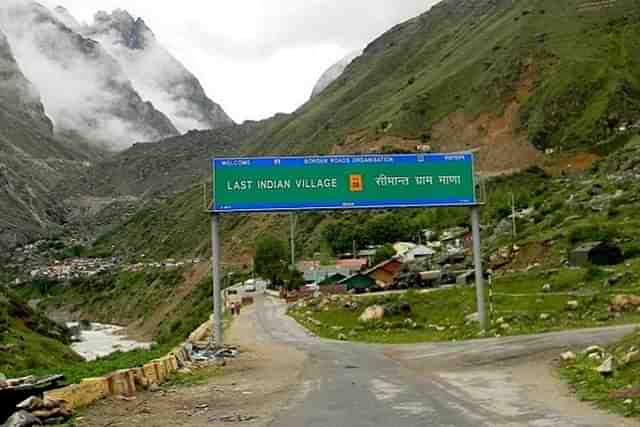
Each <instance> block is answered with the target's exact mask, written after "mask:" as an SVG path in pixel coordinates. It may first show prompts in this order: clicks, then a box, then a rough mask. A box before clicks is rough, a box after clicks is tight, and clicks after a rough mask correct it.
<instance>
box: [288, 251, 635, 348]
mask: <svg viewBox="0 0 640 427" xmlns="http://www.w3.org/2000/svg"><path fill="white" fill-rule="evenodd" d="M638 267H640V263H638V262H636V263H635V264H634V265H633V266H632V267H631V268H629V269H628V270H631V271H637V269H638ZM621 269H625V270H627V268H626V267H622V268H621ZM609 274H612V272H606V271H604V270H600V269H594V268H591V269H564V270H559V271H555V270H552V271H548V272H544V271H538V272H531V273H526V274H512V275H507V276H504V277H501V278H499V279H498V280H496V282H495V286H494V291H495V292H496V295H494V297H493V300H492V305H493V307H494V312H493V313H492V320H493V323H492V327H491V329H490V330H489V331H488V333H487V334H486V335H484V336H509V335H524V334H534V333H544V332H551V331H558V330H567V329H578V328H587V327H599V326H608V325H617V324H628V323H636V322H640V313H626V314H624V315H622V316H620V317H617V316H615V315H613V314H611V313H609V303H610V301H611V298H612V297H613V296H614V295H615V294H619V293H624V294H636V295H640V286H639V285H638V284H637V283H627V284H625V283H621V284H618V285H617V286H618V288H619V289H622V288H623V290H616V289H615V288H614V289H605V288H603V282H604V280H605V279H606V277H608V275H609ZM633 281H634V282H635V280H633ZM545 284H550V285H551V292H549V293H544V292H543V291H542V288H543V286H544V285H545ZM557 294H569V295H557ZM487 298H488V296H487ZM348 299H349V298H348V297H346V298H344V297H343V299H342V301H340V302H339V303H333V304H331V305H329V306H328V309H324V308H323V309H320V308H319V305H318V304H319V301H316V302H315V304H310V305H309V306H307V307H301V308H294V309H291V310H290V312H289V313H290V315H291V316H292V317H293V318H295V319H296V320H297V321H298V322H300V323H301V324H302V325H303V326H305V327H306V328H308V329H309V330H311V331H312V332H314V333H315V334H317V335H319V336H321V337H323V338H329V339H338V337H339V336H340V334H345V335H346V336H347V338H348V339H350V340H353V341H362V342H373V343H416V342H426V341H451V340H464V339H470V338H477V337H481V336H483V335H481V333H480V330H479V327H478V325H476V324H470V323H467V322H466V321H465V317H466V316H467V315H469V314H472V313H474V312H475V311H476V296H475V289H473V288H466V287H465V288H460V287H458V288H452V289H446V290H438V291H435V292H432V293H427V294H421V293H418V292H414V291H410V292H407V293H406V294H404V295H393V296H382V297H376V296H371V297H368V298H364V299H362V300H360V299H354V301H355V302H356V303H357V308H356V309H352V308H345V307H344V301H345V300H348ZM572 300H576V301H578V304H579V305H578V308H577V309H576V310H571V309H569V308H568V306H567V303H568V302H569V301H572ZM401 303H407V304H409V305H410V306H411V309H412V312H411V314H408V315H395V316H389V317H385V318H384V319H383V320H382V321H379V322H374V323H372V324H367V325H364V324H362V323H360V322H359V321H358V318H359V316H360V314H361V313H362V312H363V311H364V309H365V308H366V307H369V306H371V305H376V304H378V305H383V306H388V305H395V304H401ZM407 319H411V320H412V321H413V322H415V323H416V325H415V326H413V325H410V324H408V321H407ZM317 322H320V323H317Z"/></svg>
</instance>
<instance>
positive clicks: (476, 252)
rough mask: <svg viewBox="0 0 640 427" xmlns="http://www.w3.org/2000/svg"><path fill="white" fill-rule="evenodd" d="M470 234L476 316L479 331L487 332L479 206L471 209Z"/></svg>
mask: <svg viewBox="0 0 640 427" xmlns="http://www.w3.org/2000/svg"><path fill="white" fill-rule="evenodd" d="M471 234H472V237H473V264H474V266H475V271H476V298H477V300H478V316H479V317H480V329H482V330H483V331H486V330H487V326H488V325H487V309H486V305H485V301H484V272H483V269H482V253H481V245H480V206H473V207H472V208H471Z"/></svg>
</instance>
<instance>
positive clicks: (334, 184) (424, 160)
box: [212, 154, 476, 213]
mask: <svg viewBox="0 0 640 427" xmlns="http://www.w3.org/2000/svg"><path fill="white" fill-rule="evenodd" d="M212 169H213V205H212V211H213V212H219V213H228V212H279V211H280V212H281V211H300V210H302V211H314V210H342V209H381V208H408V207H437V206H472V205H475V204H476V194H475V180H474V159H473V155H472V154H411V155H364V156H315V157H269V158H225V159H212Z"/></svg>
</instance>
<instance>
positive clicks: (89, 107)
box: [0, 0, 176, 149]
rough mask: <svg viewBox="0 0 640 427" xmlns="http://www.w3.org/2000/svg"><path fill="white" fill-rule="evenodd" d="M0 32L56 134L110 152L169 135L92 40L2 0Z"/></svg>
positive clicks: (33, 8)
mask: <svg viewBox="0 0 640 427" xmlns="http://www.w3.org/2000/svg"><path fill="white" fill-rule="evenodd" d="M0 28H1V29H3V30H4V32H5V33H6V35H7V38H8V40H9V44H10V45H11V48H12V50H13V53H14V55H15V57H16V60H17V62H18V64H19V66H20V68H21V70H22V71H23V73H24V74H25V75H26V76H27V78H28V79H29V80H30V81H31V82H33V84H34V85H35V86H36V87H37V88H38V91H39V92H40V95H41V98H42V102H43V104H44V106H45V109H46V112H47V114H48V115H49V117H50V118H51V119H52V120H53V122H54V126H55V129H56V131H58V132H59V133H63V134H77V135H80V136H81V137H83V138H85V139H86V140H88V141H89V142H91V143H94V144H97V145H100V146H102V147H105V148H111V149H122V148H126V147H128V146H129V145H131V143H133V142H136V141H149V140H154V139H158V138H161V137H164V136H168V135H172V134H175V132H176V130H175V128H174V127H173V126H172V124H171V123H170V122H169V120H168V119H167V118H166V117H165V116H164V115H162V114H160V113H158V112H157V111H155V110H153V108H151V106H149V105H148V104H145V103H144V102H143V100H142V99H141V98H140V97H139V96H138V94H137V93H136V92H135V90H134V89H133V87H132V86H131V84H130V82H129V80H128V79H127V78H126V77H125V75H124V73H123V72H122V70H121V68H120V66H119V65H118V63H117V62H116V61H115V60H114V59H113V58H111V57H110V56H109V55H108V54H107V53H106V51H105V50H104V49H103V48H102V47H101V46H100V45H99V44H98V43H97V42H95V41H93V40H90V39H87V38H84V37H82V36H80V35H79V34H77V33H75V32H74V31H72V30H71V29H70V28H68V27H66V26H65V25H64V24H63V23H62V22H60V21H59V20H57V19H56V18H55V16H54V15H53V14H52V13H51V12H50V11H49V10H48V9H46V8H44V7H43V6H41V5H39V4H37V3H34V2H32V1H30V0H3V2H2V4H0Z"/></svg>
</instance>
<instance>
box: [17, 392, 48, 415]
mask: <svg viewBox="0 0 640 427" xmlns="http://www.w3.org/2000/svg"><path fill="white" fill-rule="evenodd" d="M43 407H44V402H43V401H42V399H40V398H39V397H35V396H32V397H30V398H28V399H26V400H24V401H22V402H20V403H19V404H18V405H16V408H17V409H22V410H25V411H27V412H32V411H36V410H38V409H41V408H43Z"/></svg>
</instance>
